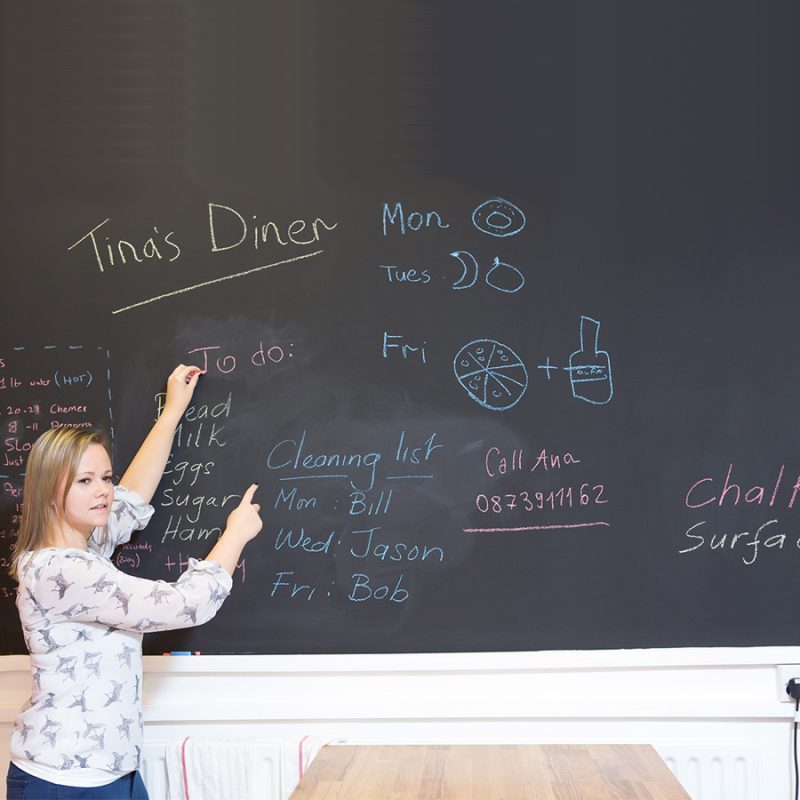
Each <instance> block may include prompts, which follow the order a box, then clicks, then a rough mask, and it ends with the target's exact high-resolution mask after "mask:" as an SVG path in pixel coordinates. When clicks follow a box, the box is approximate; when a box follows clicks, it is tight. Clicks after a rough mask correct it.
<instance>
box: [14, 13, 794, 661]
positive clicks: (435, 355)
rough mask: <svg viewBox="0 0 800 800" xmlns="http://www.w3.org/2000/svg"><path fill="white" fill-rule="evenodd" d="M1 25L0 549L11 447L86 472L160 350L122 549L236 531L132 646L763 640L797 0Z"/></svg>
mask: <svg viewBox="0 0 800 800" xmlns="http://www.w3.org/2000/svg"><path fill="white" fill-rule="evenodd" d="M0 14H1V15H2V18H1V19H0V31H2V32H1V33H0V36H1V37H2V45H1V47H2V50H1V52H2V69H1V70H0V76H1V77H0V91H1V92H2V96H1V99H2V108H3V112H2V119H1V120H0V170H1V173H0V175H1V179H0V192H2V199H3V205H2V207H3V214H2V217H0V258H2V262H1V263H2V275H3V278H2V292H1V293H0V303H2V314H1V315H0V330H2V337H0V426H2V433H3V436H2V442H3V448H2V449H3V454H2V455H0V459H3V461H4V463H3V464H2V465H1V466H0V475H2V477H1V478H0V485H1V486H2V487H3V488H2V493H0V498H1V503H2V508H1V509H0V511H1V515H0V553H1V554H2V558H3V559H4V560H5V561H7V557H8V553H9V549H10V547H11V545H12V543H13V540H14V533H13V532H14V526H15V517H16V515H17V514H18V512H19V507H20V503H21V502H22V498H21V497H20V487H21V480H22V478H21V476H22V473H23V472H24V461H25V452H26V448H27V446H29V444H30V442H31V441H33V439H34V438H35V435H36V434H37V432H38V431H41V430H43V429H44V428H46V427H49V426H50V425H52V424H81V425H83V424H89V423H94V424H100V425H104V426H106V427H108V428H109V429H110V430H111V431H112V432H113V435H114V450H115V453H114V457H115V463H116V466H117V469H118V470H119V472H120V473H121V472H122V471H123V470H124V466H125V464H126V462H127V460H128V459H129V458H130V457H131V455H132V454H133V452H134V451H135V448H136V446H137V443H138V442H139V441H140V439H141V437H142V436H143V435H144V433H145V432H146V430H147V428H148V426H149V425H150V424H151V422H152V420H153V419H154V418H155V415H156V414H157V410H158V393H159V392H160V391H161V389H162V387H163V383H164V379H165V377H166V375H167V374H168V373H169V371H170V370H171V368H172V367H173V366H174V364H176V363H178V362H192V363H198V364H201V365H207V366H208V374H207V375H206V376H205V378H204V379H203V382H202V385H201V387H200V389H199V390H198V392H197V395H196V401H197V402H196V405H195V407H194V408H193V409H192V410H191V411H190V416H189V418H188V419H187V420H186V421H185V423H184V425H183V426H182V428H181V430H180V432H179V435H178V438H177V439H176V446H175V449H174V453H173V457H172V460H171V462H170V465H169V470H170V471H169V472H168V474H167V475H166V476H165V478H164V481H163V482H162V485H161V488H160V491H159V493H158V495H157V497H156V499H155V503H154V504H155V506H156V515H155V517H154V519H153V521H152V522H151V524H150V525H149V527H148V528H147V530H146V531H144V532H142V533H141V534H140V535H139V536H138V537H137V538H136V539H135V540H134V542H133V543H132V545H131V546H130V547H127V548H125V549H123V550H121V551H120V552H119V553H118V555H117V559H118V563H119V564H120V566H121V567H122V568H123V569H127V570H130V571H132V572H134V573H136V574H139V575H142V576H146V577H151V578H165V579H174V578H175V577H176V576H177V574H178V572H179V570H180V568H181V563H182V562H185V561H186V559H187V558H189V557H190V556H195V557H199V556H202V555H203V554H204V553H205V552H207V551H208V549H209V548H210V546H211V542H212V541H213V539H214V536H215V535H216V530H217V529H218V528H219V527H220V526H223V525H224V520H225V517H226V515H227V513H228V511H229V510H230V509H231V508H232V507H233V505H234V504H235V502H236V498H235V497H233V495H236V494H237V493H239V492H240V491H241V490H242V489H243V488H244V487H245V486H246V485H247V484H249V483H250V482H251V481H253V480H257V481H259V482H260V484H261V489H260V500H261V503H262V506H263V512H264V513H263V516H264V518H265V526H264V531H263V533H262V535H261V536H260V538H259V539H257V540H256V541H255V542H253V543H252V544H251V545H250V547H249V548H248V550H247V551H246V553H245V559H244V561H243V563H242V565H241V567H240V569H239V570H238V571H237V576H236V587H235V590H234V592H233V594H232V596H231V598H230V599H229V601H228V602H227V603H226V604H225V606H224V607H223V609H222V611H221V612H220V614H219V615H218V617H217V618H216V619H215V620H214V621H213V622H212V623H210V624H209V625H207V626H205V627H204V628H202V629H197V630H193V631H190V632H177V633H171V634H166V635H162V636H154V637H150V638H146V640H145V641H146V650H147V652H160V651H161V650H163V649H192V650H200V651H203V652H211V653H295V652H308V653H312V652H331V653H334V652H341V653H346V652H362V651H363V652H393V651H398V652H405V651H461V650H538V649H562V648H567V649H572V648H580V649H593V648H620V647H680V646H703V645H719V646H723V645H724V646H730V645H781V644H793V643H795V642H796V641H797V637H798V631H797V623H796V613H795V610H796V608H797V589H796V586H797V580H796V578H797V574H798V571H799V570H800V488H795V487H796V485H797V484H798V476H800V453H799V452H798V447H797V439H798V433H800V431H799V430H798V428H799V427H800V423H798V414H797V403H798V389H799V388H800V381H798V363H799V362H800V359H799V358H798V355H800V351H799V350H798V347H799V345H798V337H797V334H796V331H795V328H796V319H797V313H796V302H797V296H798V290H799V289H800V279H799V278H798V277H797V265H798V263H799V259H800V225H798V212H800V203H799V202H798V201H799V200H800V182H799V180H798V179H799V178H800V159H799V158H798V146H797V142H798V141H800V124H799V123H800V120H799V119H798V104H797V102H796V101H797V96H798V88H800V87H799V86H798V84H799V83H800V71H799V70H798V67H799V66H800V65H799V64H798V61H800V51H798V49H797V46H796V39H797V36H796V34H797V30H798V15H800V12H799V11H798V7H797V4H796V3H790V2H788V1H787V2H783V1H782V0H760V2H758V3H756V2H750V1H749V0H732V1H731V2H728V3H725V4H718V3H709V2H706V1H705V0H701V1H700V2H693V3H661V2H651V0H646V1H645V2H641V1H640V2H635V3H634V2H616V3H596V2H592V3H581V2H578V3H564V2H550V3H546V2H524V3H523V2H519V3H518V2H512V1H511V0H502V1H500V2H495V3H494V4H492V5H490V6H488V5H486V4H485V3H476V2H464V1H463V0H461V2H458V3H456V2H445V1H444V0H442V1H440V2H435V3H432V2H412V0H402V1H398V2H350V1H349V0H348V2H337V3H331V2H322V1H320V2H317V1H316V0H286V1H285V2H283V1H280V2H267V3H244V2H229V3H225V4H213V5H212V4H207V3H188V2H166V3H165V2H159V3H155V2H153V3H149V2H147V3H139V2H137V3H132V2H102V3H101V2H79V3H70V4H68V5H63V4H52V3H46V4H45V3H40V2H29V3H24V4H23V3H17V2H6V1H5V0H3V2H2V3H0ZM581 345H583V346H582V347H581ZM326 476H327V477H326ZM796 495H797V497H796ZM5 561H4V563H5ZM0 629H1V630H0V634H2V635H0V641H1V642H2V652H6V653H15V652H24V649H23V643H22V638H21V636H20V634H19V629H18V622H17V621H16V617H15V612H14V607H13V584H12V583H11V582H10V580H6V581H5V582H4V583H2V585H0Z"/></svg>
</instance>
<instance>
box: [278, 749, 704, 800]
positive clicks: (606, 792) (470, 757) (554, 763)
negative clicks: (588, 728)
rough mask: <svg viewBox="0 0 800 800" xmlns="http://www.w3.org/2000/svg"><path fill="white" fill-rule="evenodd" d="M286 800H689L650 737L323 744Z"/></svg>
mask: <svg viewBox="0 0 800 800" xmlns="http://www.w3.org/2000/svg"><path fill="white" fill-rule="evenodd" d="M290 800H691V799H690V798H689V795H688V794H686V792H685V791H684V790H683V789H682V788H681V786H680V784H679V783H678V781H677V780H676V779H675V777H674V776H673V774H672V773H671V772H670V771H669V768H668V767H667V765H666V764H665V763H664V762H663V761H662V760H661V758H660V757H659V755H658V753H656V751H655V750H654V749H653V748H652V747H651V746H650V745H624V744H619V745H601V744H597V745H513V744H512V745H413V746H405V745H364V746H351V745H329V746H327V747H323V748H322V750H320V752H319V754H318V755H317V757H316V758H315V759H314V761H313V762H312V764H311V766H310V767H309V768H308V771H307V772H306V774H305V776H304V777H303V779H302V781H300V784H299V785H298V787H297V789H295V791H294V792H293V793H292V796H291V798H290Z"/></svg>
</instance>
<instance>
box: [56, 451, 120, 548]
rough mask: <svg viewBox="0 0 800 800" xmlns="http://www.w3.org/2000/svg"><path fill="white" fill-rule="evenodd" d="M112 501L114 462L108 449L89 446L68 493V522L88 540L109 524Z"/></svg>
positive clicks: (66, 505)
mask: <svg viewBox="0 0 800 800" xmlns="http://www.w3.org/2000/svg"><path fill="white" fill-rule="evenodd" d="M113 500H114V484H113V483H112V472H111V460H110V459H109V457H108V453H107V452H106V449H105V447H103V446H102V445H100V444H90V445H89V447H87V448H86V452H85V453H84V454H83V457H82V458H81V460H80V462H79V464H78V471H77V472H76V473H75V478H74V479H73V481H72V484H71V485H70V486H69V487H68V490H67V496H66V500H65V502H64V515H65V518H66V522H67V524H68V525H69V526H70V527H71V528H72V529H73V530H76V531H79V532H80V533H82V534H83V535H84V536H86V538H87V539H88V538H89V536H90V535H91V533H92V531H93V530H94V529H95V528H102V527H104V526H105V525H107V524H108V516H109V514H110V513H111V503H112V501H113Z"/></svg>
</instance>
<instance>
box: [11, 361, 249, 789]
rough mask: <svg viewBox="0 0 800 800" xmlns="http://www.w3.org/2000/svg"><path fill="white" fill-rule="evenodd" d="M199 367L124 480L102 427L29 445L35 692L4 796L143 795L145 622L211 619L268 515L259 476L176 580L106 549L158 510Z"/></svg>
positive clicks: (21, 545) (23, 574)
mask: <svg viewBox="0 0 800 800" xmlns="http://www.w3.org/2000/svg"><path fill="white" fill-rule="evenodd" d="M200 374H201V373H200V370H199V369H198V368H197V367H187V366H184V365H180V366H179V367H177V368H176V369H175V370H174V371H173V373H172V375H170V377H169V380H168V383H167V396H166V401H165V404H164V408H163V409H162V412H161V414H160V416H159V418H158V420H157V422H156V423H155V425H154V426H153V428H152V430H151V431H150V433H149V434H148V436H147V438H146V439H145V441H144V443H143V444H142V446H141V448H140V449H139V451H138V452H137V454H136V456H135V458H134V459H133V462H132V463H131V465H130V466H129V467H128V469H127V471H126V472H125V474H124V475H123V476H122V478H121V480H120V485H119V486H118V487H116V488H115V487H114V485H113V483H112V471H111V461H110V458H109V454H108V448H107V446H106V442H105V439H104V437H103V435H102V434H101V433H99V432H97V431H85V430H78V429H68V428H60V429H55V430H51V431H48V432H47V433H45V434H44V435H43V436H42V437H40V439H39V440H38V441H37V442H36V443H35V444H34V446H33V448H32V449H31V452H30V454H29V457H28V461H27V463H26V475H25V488H24V495H23V499H24V505H23V511H22V522H21V526H20V532H19V537H18V540H17V547H16V550H15V555H14V560H13V564H12V574H13V575H14V577H15V578H16V579H17V580H18V581H19V588H18V592H17V608H18V610H19V614H20V620H21V622H22V628H23V632H24V635H25V641H26V644H27V647H28V651H29V652H30V657H31V668H32V672H33V693H32V696H31V699H30V701H29V702H28V703H27V704H26V706H25V708H24V709H23V710H22V712H21V713H20V714H19V716H18V717H17V720H16V723H15V726H14V730H13V732H12V736H11V762H12V763H11V765H10V767H9V772H8V778H7V791H8V800H23V799H24V800H31V799H32V798H36V800H39V799H40V798H41V799H42V800H47V799H48V798H59V799H61V798H64V799H67V798H69V799H70V800H79V799H80V800H84V798H85V799H86V800H89V799H90V798H92V799H93V800H100V798H103V800H111V799H112V798H113V800H117V798H137V800H143V799H146V798H147V791H146V790H145V788H144V784H143V783H142V780H141V777H140V775H139V773H138V771H137V770H138V767H139V762H140V756H141V748H142V735H143V724H142V712H141V675H142V649H141V644H142V634H143V633H144V632H146V631H156V630H169V629H172V628H186V627H190V626H192V625H201V624H202V623H204V622H206V621H208V620H209V619H211V618H212V617H213V616H214V614H215V613H216V612H217V609H218V608H219V607H220V606H221V605H222V602H223V600H224V599H225V598H226V597H227V596H228V593H229V592H230V589H231V583H232V581H231V576H232V575H233V571H234V569H235V568H236V564H237V563H238V562H239V556H240V554H241V552H242V549H243V548H244V546H245V544H246V543H247V542H248V541H249V540H250V539H252V538H254V537H255V536H256V535H257V534H258V532H259V531H260V530H261V525H262V523H261V518H260V516H259V506H258V505H257V504H254V503H253V494H254V492H255V490H256V488H257V485H256V484H253V485H252V486H251V487H250V488H249V489H248V490H247V491H246V492H245V493H244V495H243V497H242V500H241V502H240V504H239V506H238V507H237V508H236V509H234V511H233V512H232V513H231V514H230V516H229V517H228V521H227V527H226V528H225V531H224V532H223V534H222V536H221V537H220V538H219V540H218V541H217V543H216V545H215V546H214V547H213V548H212V550H211V552H210V553H209V554H208V557H207V558H206V560H204V561H197V560H195V559H190V562H189V567H188V569H187V570H186V571H185V572H184V573H183V574H182V575H181V576H180V578H179V579H178V580H177V582H175V583H172V584H169V583H165V582H164V581H149V580H145V579H143V578H135V577H133V576H131V575H126V574H125V573H123V572H120V571H119V570H118V569H117V568H116V567H115V566H114V565H113V564H112V562H111V561H110V557H111V555H112V553H113V551H114V549H115V547H117V546H118V545H120V544H122V543H124V542H126V541H127V540H128V539H129V538H130V535H131V533H132V532H133V531H134V530H138V529H140V528H143V527H144V526H145V525H146V524H147V522H148V521H149V519H150V517H151V516H152V514H153V508H152V506H150V505H149V502H150V500H151V499H152V497H153V495H154V493H155V491H156V488H157V486H158V483H159V481H160V479H161V476H162V474H163V471H164V467H165V466H166V463H167V459H168V457H169V453H170V449H171V446H172V439H173V436H174V434H175V430H176V428H177V425H178V423H179V422H180V419H181V417H182V416H183V413H184V412H185V411H186V408H187V407H188V405H189V401H190V400H191V398H192V395H193V393H194V389H195V387H196V385H197V381H198V379H199V376H200Z"/></svg>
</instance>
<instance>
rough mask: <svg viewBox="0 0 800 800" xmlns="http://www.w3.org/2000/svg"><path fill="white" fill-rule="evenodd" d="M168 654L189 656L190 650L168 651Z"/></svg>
mask: <svg viewBox="0 0 800 800" xmlns="http://www.w3.org/2000/svg"><path fill="white" fill-rule="evenodd" d="M169 654H170V655H171V656H190V655H191V654H192V653H191V651H190V650H170V651H169Z"/></svg>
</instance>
